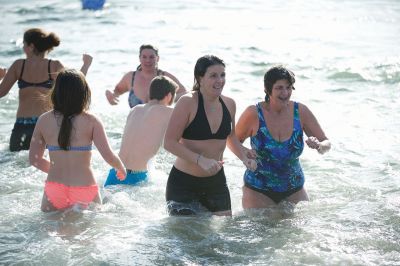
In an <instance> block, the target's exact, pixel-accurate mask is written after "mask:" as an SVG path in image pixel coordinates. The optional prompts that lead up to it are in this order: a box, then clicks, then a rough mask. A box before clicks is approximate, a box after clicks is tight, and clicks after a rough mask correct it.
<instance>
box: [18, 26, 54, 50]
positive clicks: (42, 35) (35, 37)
mask: <svg viewBox="0 0 400 266" xmlns="http://www.w3.org/2000/svg"><path fill="white" fill-rule="evenodd" d="M24 42H25V43H26V44H27V45H30V44H33V46H34V47H35V49H34V51H33V52H34V53H35V54H40V53H43V52H46V51H51V50H52V49H53V48H54V47H56V46H59V45H60V38H58V36H57V35H56V34H55V33H53V32H50V33H47V32H45V31H43V30H42V29H39V28H32V29H29V30H27V31H25V33H24Z"/></svg>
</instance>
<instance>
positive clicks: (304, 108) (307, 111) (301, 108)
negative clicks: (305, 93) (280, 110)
mask: <svg viewBox="0 0 400 266" xmlns="http://www.w3.org/2000/svg"><path fill="white" fill-rule="evenodd" d="M297 104H298V105H299V114H300V117H307V116H309V115H310V114H312V113H311V110H310V109H309V108H308V107H307V105H305V104H302V103H299V102H297Z"/></svg>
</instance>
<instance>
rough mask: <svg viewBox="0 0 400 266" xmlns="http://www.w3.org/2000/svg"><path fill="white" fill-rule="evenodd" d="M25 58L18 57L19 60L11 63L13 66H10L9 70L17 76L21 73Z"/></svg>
mask: <svg viewBox="0 0 400 266" xmlns="http://www.w3.org/2000/svg"><path fill="white" fill-rule="evenodd" d="M24 60H25V59H17V60H15V61H14V62H13V63H12V64H11V66H10V68H9V70H8V72H10V73H13V74H14V75H15V76H19V75H20V73H21V69H22V64H23V62H24Z"/></svg>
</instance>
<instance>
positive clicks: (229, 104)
mask: <svg viewBox="0 0 400 266" xmlns="http://www.w3.org/2000/svg"><path fill="white" fill-rule="evenodd" d="M221 99H222V101H223V102H224V103H225V105H226V107H227V108H228V110H229V112H230V113H231V116H232V117H233V116H234V115H235V113H236V103H235V100H233V99H232V98H231V97H228V96H224V95H221Z"/></svg>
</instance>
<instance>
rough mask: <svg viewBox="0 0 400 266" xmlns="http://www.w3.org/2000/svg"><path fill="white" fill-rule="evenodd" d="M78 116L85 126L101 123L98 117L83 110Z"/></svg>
mask: <svg viewBox="0 0 400 266" xmlns="http://www.w3.org/2000/svg"><path fill="white" fill-rule="evenodd" d="M79 116H80V118H81V119H82V120H83V121H84V122H85V124H86V125H87V126H96V125H102V124H103V123H102V121H101V119H100V117H99V116H97V115H95V114H93V113H89V112H83V113H81V114H80V115H79Z"/></svg>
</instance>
